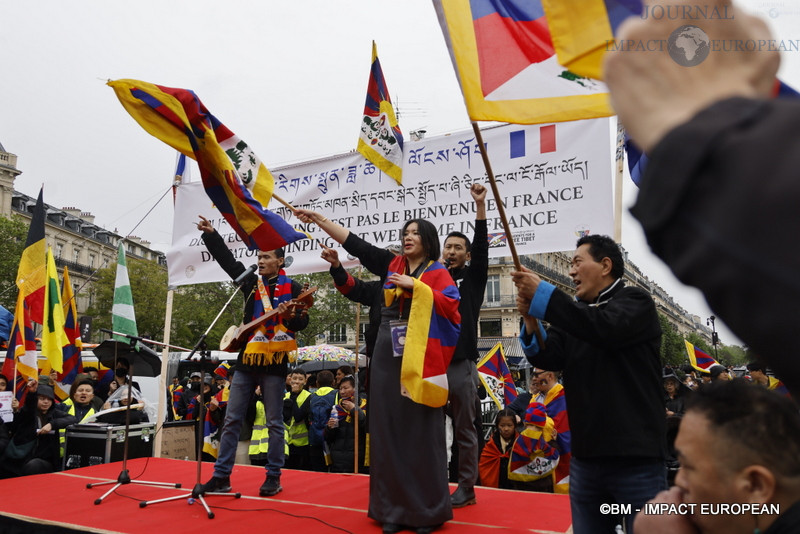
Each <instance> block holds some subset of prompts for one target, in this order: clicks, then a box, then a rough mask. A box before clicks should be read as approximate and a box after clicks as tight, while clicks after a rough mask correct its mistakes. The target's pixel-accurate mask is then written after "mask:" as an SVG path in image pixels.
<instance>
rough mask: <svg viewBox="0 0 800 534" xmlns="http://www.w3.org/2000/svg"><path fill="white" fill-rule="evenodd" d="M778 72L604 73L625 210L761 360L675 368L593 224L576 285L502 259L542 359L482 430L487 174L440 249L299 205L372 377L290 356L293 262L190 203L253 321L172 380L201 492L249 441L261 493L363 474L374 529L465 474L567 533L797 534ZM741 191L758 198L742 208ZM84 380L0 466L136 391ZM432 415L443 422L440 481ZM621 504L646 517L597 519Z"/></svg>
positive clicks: (792, 193) (788, 232)
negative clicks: (396, 244) (537, 494)
mask: <svg viewBox="0 0 800 534" xmlns="http://www.w3.org/2000/svg"><path fill="white" fill-rule="evenodd" d="M672 3H673V4H677V5H679V6H683V7H688V6H690V4H691V2H689V1H688V0H675V1H674V2H672ZM709 3H710V4H712V7H715V8H716V9H723V8H724V9H725V10H730V13H731V16H730V17H719V18H714V17H712V18H709V19H705V20H704V21H703V29H704V30H705V32H706V33H708V35H709V36H711V38H712V39H726V40H742V41H748V42H749V41H752V42H766V41H767V40H769V38H770V35H769V31H768V29H767V27H766V25H765V24H764V23H763V22H762V21H760V20H758V19H757V18H754V17H751V16H749V15H746V14H744V13H743V12H741V11H740V10H738V9H736V8H734V7H733V6H732V4H731V2H730V1H729V0H710V2H709ZM678 11H680V10H678ZM726 12H727V11H726ZM674 28H675V21H674V20H667V18H664V17H662V18H658V17H643V18H638V19H630V20H628V21H626V22H625V23H624V24H623V25H622V27H621V28H620V29H619V32H618V35H617V37H618V38H619V39H620V40H626V39H627V40H629V41H630V42H640V41H642V42H643V41H646V40H648V39H664V40H666V39H667V37H668V36H669V35H670V33H671V32H672V31H673V30H674ZM778 64H779V60H778V55H777V51H776V50H774V49H772V48H758V49H753V50H751V49H748V48H745V49H743V50H742V51H740V53H730V54H720V53H716V52H715V53H712V54H710V55H709V56H708V58H707V59H706V60H705V61H703V62H702V63H700V64H699V65H696V66H694V67H691V68H687V67H684V66H682V65H679V64H677V63H676V62H675V61H673V60H672V58H671V57H670V55H669V54H666V53H661V54H655V53H651V52H647V51H638V50H615V51H614V52H611V53H609V54H607V56H606V60H605V65H604V74H605V81H606V82H607V83H608V86H609V89H610V94H611V100H612V104H613V106H614V109H615V111H616V112H617V113H618V115H619V118H620V120H621V121H622V123H623V124H624V125H625V127H626V129H627V130H628V132H629V133H630V135H631V137H632V139H633V141H634V142H635V143H636V144H638V145H639V146H640V147H641V148H642V149H643V150H644V151H645V152H647V153H648V154H649V156H650V159H649V163H648V165H647V168H646V169H645V173H644V176H643V178H642V182H641V190H640V193H639V196H638V199H637V202H636V205H635V206H634V207H633V209H632V212H633V214H634V216H635V217H636V218H637V219H638V220H639V221H640V222H641V223H642V226H643V228H644V231H645V235H646V237H647V239H648V242H649V244H650V245H651V247H652V248H653V250H654V251H655V253H656V254H658V255H659V256H660V257H661V258H662V259H664V261H665V262H666V263H667V264H668V265H670V266H671V267H672V268H673V270H674V272H675V273H676V275H677V276H678V277H679V278H680V279H682V280H684V281H685V282H687V283H689V284H692V285H695V286H697V287H699V288H700V289H701V290H702V291H703V293H704V294H705V296H706V298H707V300H708V301H709V303H710V304H711V306H712V307H713V308H714V310H715V312H716V313H718V314H719V316H720V317H722V318H723V319H724V320H725V321H726V323H727V324H728V325H729V326H730V327H731V328H732V329H733V330H734V332H735V333H736V334H737V335H739V336H740V337H741V338H742V339H743V340H744V341H745V342H746V343H748V345H749V346H750V347H751V348H752V349H754V351H755V352H756V353H757V354H759V356H760V358H759V361H754V362H752V363H751V364H749V365H748V367H747V372H748V375H749V381H748V380H746V379H742V378H740V377H735V376H732V375H731V373H730V372H729V370H727V369H726V368H724V367H722V366H714V367H712V368H710V369H708V370H707V371H700V370H698V369H694V368H691V367H689V368H664V367H663V366H662V363H661V359H660V344H661V338H662V332H661V327H660V324H659V320H658V314H657V311H656V306H655V303H654V301H653V298H652V296H651V295H650V294H649V293H648V292H647V291H645V290H643V289H641V288H638V287H634V286H626V285H625V283H624V280H623V274H624V262H623V256H622V252H621V250H620V248H619V246H618V245H617V244H616V243H615V242H614V241H613V240H612V239H610V238H608V237H606V236H600V235H584V236H582V237H580V239H579V240H578V241H577V244H576V250H575V251H574V253H573V255H572V260H571V267H570V271H569V275H570V277H571V279H572V281H573V283H574V286H575V294H574V295H572V294H567V293H566V292H564V291H562V290H561V289H559V288H558V287H556V286H554V285H553V284H550V283H548V282H547V281H545V280H542V279H541V278H540V277H539V276H538V275H537V274H536V273H534V272H531V271H530V270H528V269H525V268H518V270H516V271H514V272H512V273H511V277H512V279H513V283H514V284H515V286H516V288H517V301H516V302H517V309H518V311H519V313H520V316H521V328H520V330H521V331H520V342H521V344H522V346H523V349H524V351H525V354H526V356H527V358H528V360H529V361H530V362H531V364H532V365H533V366H534V369H533V371H532V374H531V379H530V382H529V383H528V384H527V391H525V392H523V393H521V394H520V395H519V396H518V397H517V399H516V401H514V402H513V403H511V404H510V405H509V406H508V407H506V408H504V409H502V410H500V411H498V412H497V414H496V418H495V425H494V426H495V428H494V431H493V433H492V435H491V437H490V439H489V440H488V441H487V442H486V443H485V444H484V443H482V441H483V440H482V439H481V433H480V432H479V430H478V428H477V426H478V425H476V424H475V421H476V419H478V414H477V408H476V407H477V406H478V401H477V395H478V383H477V380H476V368H475V361H476V360H477V356H478V355H477V348H476V345H477V344H476V338H477V315H478V310H479V309H480V306H481V302H482V299H483V294H484V290H485V286H486V269H487V265H488V262H487V256H488V253H487V250H486V241H487V239H486V211H485V196H486V190H485V188H484V187H483V186H482V185H479V184H474V185H473V186H472V188H471V191H470V192H471V194H472V197H473V199H474V201H475V212H476V221H475V235H474V236H473V239H472V240H470V239H469V237H468V236H466V235H464V234H460V233H457V232H456V233H451V234H449V235H448V236H447V237H446V239H445V241H444V244H443V249H444V250H442V246H441V245H440V243H439V236H438V234H437V231H436V227H435V226H434V225H433V224H431V223H430V222H429V221H426V220H423V219H412V220H409V221H406V222H405V224H404V225H403V228H402V232H401V247H400V249H399V250H388V249H381V248H378V247H375V246H373V245H372V244H370V243H367V242H366V241H364V240H363V239H361V238H360V237H358V236H357V235H355V234H354V233H352V232H350V231H349V230H348V229H347V228H344V227H342V226H340V225H339V224H337V223H336V222H335V221H332V220H330V219H328V218H327V217H325V216H324V215H322V214H320V213H317V212H313V211H309V210H303V209H298V210H295V215H296V216H297V217H298V219H299V220H301V221H302V222H304V223H306V224H316V225H317V226H318V227H319V229H320V230H321V231H323V232H325V233H327V234H328V235H329V236H330V237H331V238H332V239H333V240H335V241H336V242H338V243H339V244H341V245H342V246H343V247H344V249H345V250H346V251H347V252H348V253H349V254H352V255H353V256H354V257H357V258H358V259H359V260H360V261H361V263H362V265H364V267H366V268H367V269H368V270H369V271H370V272H372V273H373V274H374V275H376V276H377V277H378V280H377V281H373V282H366V281H363V280H358V279H356V278H354V277H353V276H352V275H351V274H349V273H347V271H345V270H344V269H343V268H342V266H341V263H340V262H339V260H338V256H337V253H336V251H334V250H332V249H329V248H323V252H322V257H323V258H324V259H325V260H326V261H328V262H329V263H330V264H331V268H330V274H331V278H332V284H333V285H334V286H335V287H336V289H337V290H339V291H340V292H341V293H342V294H344V295H345V296H346V297H348V298H350V299H352V300H354V301H357V302H361V303H362V304H365V305H368V306H370V307H371V309H370V325H369V329H368V334H367V353H368V356H369V360H370V365H369V375H368V380H364V381H362V380H359V379H358V377H356V376H355V374H354V373H353V370H352V369H346V368H345V369H339V370H337V373H336V375H334V374H333V373H331V372H330V371H320V372H318V373H316V375H314V376H313V384H314V385H313V387H312V386H310V384H311V383H312V380H311V378H312V377H311V376H309V375H308V374H307V373H305V372H304V371H303V370H302V368H293V369H291V371H290V365H289V364H290V361H289V360H290V359H291V358H290V355H291V353H292V352H293V351H294V350H295V349H296V348H297V343H296V341H295V336H296V333H297V332H299V331H300V330H302V329H303V328H305V327H306V325H307V324H308V317H309V306H308V305H307V303H298V302H297V301H296V299H297V297H298V296H299V295H300V293H301V290H302V288H301V287H300V285H299V284H298V283H297V282H295V281H293V280H292V279H291V278H290V277H288V276H287V274H286V272H285V271H284V269H283V266H284V253H283V250H282V249H277V250H272V251H260V252H259V253H258V272H257V273H252V272H251V273H247V272H246V268H245V266H244V265H243V264H242V263H241V262H239V261H237V260H236V259H235V258H234V256H233V255H232V254H231V252H230V251H229V250H228V249H227V247H226V246H225V244H224V242H223V241H222V238H221V237H220V236H219V234H218V233H217V232H216V230H214V228H213V227H212V225H211V223H210V222H209V221H208V220H206V219H204V218H202V217H201V221H200V222H199V223H198V225H197V226H198V229H199V230H200V231H201V232H202V234H201V235H202V240H203V243H204V244H205V246H206V247H207V249H208V251H209V253H210V254H211V256H212V257H213V258H214V259H215V260H216V261H217V262H218V264H219V265H220V267H222V268H223V269H224V270H225V271H226V273H227V274H228V275H229V276H230V277H231V279H232V280H235V281H237V283H239V284H240V285H239V287H240V289H241V291H242V293H243V295H244V297H245V309H244V314H243V319H244V321H243V322H244V323H250V322H252V321H253V320H254V319H258V318H262V317H263V318H264V320H263V321H260V323H259V325H258V326H257V327H255V328H254V330H252V331H251V332H248V333H247V334H246V337H245V338H244V339H243V340H242V343H241V348H240V350H239V354H238V358H237V361H236V364H235V366H234V367H229V368H224V369H223V368H221V367H222V366H221V367H220V368H217V370H215V372H214V375H213V376H212V375H208V376H203V375H201V374H200V373H197V374H196V375H193V376H191V377H190V379H189V382H188V383H187V384H185V385H182V384H181V383H180V380H179V379H178V377H176V379H175V380H174V382H173V384H172V385H171V386H170V391H169V395H170V398H171V399H172V401H173V402H172V414H171V415H172V417H173V418H175V419H181V418H183V419H197V418H198V409H199V407H200V406H203V407H205V408H206V410H205V421H203V425H202V427H203V431H202V432H201V433H200V434H199V435H198V439H202V440H203V452H204V455H205V457H206V459H207V460H213V461H214V462H215V465H214V475H213V477H212V478H211V479H210V480H208V482H206V483H205V484H203V485H202V486H201V487H200V490H199V491H200V492H201V493H216V492H227V491H230V489H231V487H232V481H231V477H230V475H231V472H232V467H233V464H234V461H236V460H237V459H238V458H242V456H244V457H245V458H247V461H248V462H251V463H253V464H258V465H263V466H264V467H265V471H266V479H265V481H264V484H263V485H262V486H261V487H260V488H259V494H260V495H261V496H274V495H276V494H277V493H278V492H280V491H282V489H283V488H282V486H281V469H282V468H283V467H284V466H286V467H291V468H295V469H310V470H315V471H332V472H355V471H358V472H363V473H369V475H370V495H369V506H368V515H369V517H371V518H373V519H374V520H375V521H377V522H378V523H380V524H381V526H382V529H383V531H384V532H387V533H393V532H399V531H401V530H414V531H416V532H419V533H427V532H431V531H434V530H436V529H437V528H439V527H440V526H441V525H442V524H443V523H445V522H447V521H449V520H450V519H452V518H453V508H458V507H460V506H468V505H474V504H476V503H477V502H478V499H477V496H476V493H475V490H474V488H475V486H476V485H478V484H482V485H486V486H492V487H498V488H508V489H523V490H532V491H550V492H556V493H566V494H568V495H569V500H570V507H571V514H572V529H573V532H575V533H577V534H582V533H596V532H615V531H616V529H617V528H618V526H619V525H620V524H621V525H623V528H624V529H625V531H626V532H634V531H635V532H647V533H656V534H657V533H660V532H670V533H675V532H677V533H695V532H707V533H712V534H716V533H723V532H725V533H727V532H763V533H764V534H780V533H783V532H795V531H796V530H797V528H798V526H800V416H799V415H798V409H797V406H796V404H794V402H793V401H792V400H791V398H790V397H789V394H790V393H792V394H794V395H795V397H796V396H797V394H798V393H800V368H798V363H797V361H798V360H797V359H796V358H792V357H791V355H787V347H791V343H792V341H793V337H792V336H793V331H794V328H793V326H794V319H795V317H798V316H800V313H797V312H798V311H800V310H798V309H797V307H798V302H800V298H798V296H800V295H798V293H800V290H799V289H798V287H796V286H797V284H796V283H794V281H793V280H792V277H791V274H789V275H787V274H786V273H791V272H794V271H795V269H794V267H796V266H798V261H800V260H798V255H796V254H794V253H793V252H792V250H793V249H791V246H787V243H791V241H790V239H791V236H792V235H793V230H794V225H793V221H794V220H796V217H797V209H796V207H795V204H794V200H795V199H796V198H797V187H798V186H797V183H798V181H797V180H796V179H795V174H796V172H795V170H794V166H793V165H792V163H793V162H794V160H796V159H797V157H798V156H797V154H800V151H797V150H794V148H796V145H797V144H798V139H800V136H798V135H797V133H796V126H795V123H796V121H795V120H794V119H795V118H797V117H798V116H800V106H798V104H797V102H791V101H786V100H780V99H771V96H772V90H773V87H774V86H775V80H776V78H775V76H776V73H777V67H778ZM778 155H781V156H782V157H777V156H778ZM761 176H763V177H764V178H763V179H761V178H759V179H754V177H761ZM767 181H768V182H769V183H768V184H767V183H766V182H767ZM753 205H757V206H760V207H762V208H763V211H764V213H761V214H758V216H755V217H745V216H743V215H742V214H745V213H752V209H751V208H752V206H753ZM765 207H766V208H765ZM765 258H770V261H766V260H765ZM776 265H778V267H777V268H776V267H775V266H776ZM240 278H241V280H239V279H240ZM776 288H777V290H776ZM754 310H756V313H754ZM792 310H795V311H794V312H793V311H792ZM311 313H313V311H312V312H311ZM256 322H258V321H256ZM420 324H426V325H428V326H427V327H426V328H427V329H426V330H425V331H424V332H423V331H422V330H421V328H420V326H419V325H420ZM423 334H424V335H423ZM771 371H774V373H775V374H777V376H778V377H780V379H779V378H777V377H776V376H773V375H772V374H770V372H771ZM3 378H4V377H0V383H2V382H3ZM781 379H782V380H781ZM5 382H6V384H7V382H8V380H7V379H5ZM87 384H88V385H89V386H91V387H86V386H87ZM442 384H449V389H448V388H443V387H442ZM73 386H74V387H73V389H72V391H70V399H69V401H68V402H64V403H61V404H59V405H56V404H57V403H56V402H55V399H54V392H53V389H52V387H51V386H50V385H49V384H47V383H46V382H40V383H37V382H33V383H31V384H30V386H29V388H30V393H28V395H27V398H26V399H25V400H24V402H23V403H22V404H21V405H20V404H18V405H16V406H15V407H14V408H15V412H16V413H15V415H14V419H13V421H12V422H11V423H9V424H8V425H2V426H1V427H0V447H4V452H3V456H2V458H0V474H2V475H3V476H15V475H21V474H29V473H37V472H46V471H48V470H54V469H57V468H58V457H59V449H60V446H59V435H60V434H59V433H60V431H61V430H63V429H64V428H65V427H66V426H68V425H70V424H75V423H77V422H80V421H82V420H85V418H87V417H90V416H91V415H92V414H93V413H96V411H97V410H99V409H102V408H103V407H104V405H103V404H100V405H98V401H96V400H94V398H95V397H100V398H106V397H107V398H108V399H116V400H120V398H121V395H120V394H118V392H119V391H122V390H125V388H130V387H134V386H135V384H129V383H128V382H127V373H126V372H125V370H124V369H122V370H120V372H119V373H117V374H116V378H115V380H114V381H112V382H111V384H110V385H109V389H108V391H103V390H102V389H100V388H97V387H96V384H92V382H91V379H89V380H88V381H86V380H84V381H81V382H80V383H78V382H77V381H76V384H74V385H73ZM90 390H92V391H90ZM445 413H447V414H448V415H449V416H450V420H451V421H452V426H453V436H454V438H453V441H454V445H453V447H452V448H453V452H454V453H455V454H453V458H454V459H453V460H452V461H453V462H454V463H455V465H454V469H453V470H452V472H453V481H454V482H457V489H456V490H455V491H453V492H452V494H451V492H450V489H449V486H448V475H447V473H448V465H447V464H448V450H447V449H448V447H447V444H446V432H445ZM243 451H244V455H243V454H242V453H243ZM719 451H724V454H720V453H719ZM20 459H22V460H20ZM410 465H413V467H414V468H413V469H409V468H408V466H410ZM670 486H671V487H670ZM613 504H620V505H626V506H630V510H631V511H633V510H641V511H640V512H639V513H638V514H634V513H630V514H626V515H624V516H622V517H617V516H614V515H608V514H604V513H603V512H604V510H605V509H606V508H605V506H606V505H613ZM714 506H716V507H717V508H713V507H714ZM707 507H712V508H711V509H708V508H707ZM653 510H662V512H661V513H656V512H654V511H653ZM670 510H674V513H668V511H670ZM704 510H705V512H704ZM715 510H716V512H715ZM720 510H722V512H720ZM742 510H744V511H742ZM531 526H535V525H531Z"/></svg>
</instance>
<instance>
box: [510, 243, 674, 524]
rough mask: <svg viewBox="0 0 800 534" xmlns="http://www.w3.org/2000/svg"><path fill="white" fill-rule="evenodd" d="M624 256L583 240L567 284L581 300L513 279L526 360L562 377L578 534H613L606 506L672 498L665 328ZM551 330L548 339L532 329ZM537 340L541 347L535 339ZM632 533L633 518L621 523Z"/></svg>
mask: <svg viewBox="0 0 800 534" xmlns="http://www.w3.org/2000/svg"><path fill="white" fill-rule="evenodd" d="M623 273H624V263H623V260H622V253H621V252H620V249H619V247H618V246H617V244H616V243H614V241H613V240H611V238H609V237H607V236H599V235H590V236H585V237H582V238H581V239H579V240H578V244H577V250H576V251H575V254H574V256H573V258H572V267H571V268H570V271H569V275H570V276H571V277H572V280H573V282H574V283H575V287H576V294H575V297H576V298H575V299H573V298H572V297H570V296H569V295H567V294H566V293H564V292H563V291H560V290H558V289H556V287H555V286H553V285H552V284H549V283H547V282H544V281H542V280H541V279H540V278H539V277H538V276H537V275H536V274H534V273H532V272H530V271H528V270H527V269H523V270H522V271H519V272H512V273H511V275H512V277H513V278H514V283H515V285H516V286H517V289H518V296H517V307H518V309H519V310H520V313H522V315H523V319H524V323H525V324H524V327H523V329H522V332H521V333H520V338H521V342H522V346H523V349H524V350H525V354H526V355H527V356H528V360H529V361H530V362H531V363H532V364H533V365H534V366H536V367H541V368H544V369H549V370H553V371H563V376H564V389H565V391H566V399H567V409H568V410H569V423H570V430H571V433H572V454H573V457H572V461H571V464H570V480H569V483H570V488H569V494H570V505H571V508H572V527H573V531H574V532H575V533H576V534H583V533H594V532H613V531H614V527H615V524H616V522H617V520H616V518H615V517H614V516H610V515H603V512H602V510H603V508H602V507H601V504H613V503H618V504H623V505H628V504H629V505H631V509H632V510H635V509H636V508H641V507H642V506H643V505H644V503H645V502H646V501H647V500H648V499H651V498H653V497H654V496H655V495H656V494H657V493H658V492H659V491H661V490H663V489H665V488H666V468H665V465H664V456H665V439H664V436H665V432H666V429H665V422H664V405H663V401H662V398H661V362H660V356H659V349H660V346H661V327H660V326H659V322H658V314H657V313H656V307H655V304H654V303H653V299H652V297H651V296H650V295H649V294H648V293H646V292H645V291H643V290H642V289H639V288H637V287H625V285H624V283H623V280H622V275H623ZM536 319H544V320H546V321H547V322H549V323H550V324H551V327H550V329H549V330H548V331H547V332H546V333H545V332H544V331H543V330H542V329H541V327H540V326H539V325H538V323H537V322H536ZM537 329H538V330H539V331H540V332H541V333H542V337H543V338H544V342H545V347H544V348H540V347H539V344H538V342H537V340H536V338H535V336H533V335H532V334H531V332H535V331H536V330H537ZM625 521H626V523H627V524H628V530H627V531H628V532H632V530H631V527H632V525H631V523H632V521H633V516H632V515H628V516H626V518H625Z"/></svg>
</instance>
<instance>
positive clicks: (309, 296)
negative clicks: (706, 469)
mask: <svg viewBox="0 0 800 534" xmlns="http://www.w3.org/2000/svg"><path fill="white" fill-rule="evenodd" d="M316 291H317V288H316V287H312V288H309V287H308V284H306V285H305V286H304V287H303V292H302V293H300V294H299V295H298V296H297V298H294V299H292V300H290V301H289V307H290V308H292V309H296V308H302V309H304V310H307V309H309V308H311V306H313V305H314V293H316ZM277 313H278V311H277V310H274V309H273V310H270V311H268V312H267V313H265V314H264V315H262V316H261V317H258V318H256V319H253V320H252V321H250V322H249V323H247V324H243V325H239V326H231V327H230V328H228V330H227V331H226V332H225V335H223V336H222V339H221V340H220V342H219V350H221V351H224V352H237V351H238V350H239V349H240V348H242V345H243V344H244V342H245V341H246V340H247V336H248V335H250V333H251V332H253V331H254V330H255V329H256V328H258V327H259V326H261V325H262V324H264V323H266V322H267V321H269V320H270V319H271V318H272V317H274V316H275V315H276V314H277Z"/></svg>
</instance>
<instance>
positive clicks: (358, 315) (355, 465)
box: [353, 265, 363, 473]
mask: <svg viewBox="0 0 800 534" xmlns="http://www.w3.org/2000/svg"><path fill="white" fill-rule="evenodd" d="M362 269H363V266H361V265H359V266H358V277H359V278H361V272H362ZM355 305H356V364H355V366H354V369H355V370H354V371H353V372H354V373H355V376H354V377H353V381H354V382H355V384H356V388H355V389H356V391H355V394H354V395H353V396H354V398H355V400H356V402H355V405H356V407H355V408H354V410H355V412H356V413H355V415H354V416H353V417H354V418H353V428H354V429H355V430H354V436H353V437H354V439H355V441H354V442H353V443H354V446H353V473H358V409H359V404H360V399H359V398H358V386H359V384H358V349H359V347H358V336H359V331H360V330H361V303H360V302H358V301H355Z"/></svg>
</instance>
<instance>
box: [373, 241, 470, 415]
mask: <svg viewBox="0 0 800 534" xmlns="http://www.w3.org/2000/svg"><path fill="white" fill-rule="evenodd" d="M405 272H406V261H405V258H404V257H403V256H397V257H396V258H394V259H393V260H392V262H391V263H390V264H389V269H388V272H387V274H386V277H387V280H388V278H389V277H390V276H391V275H392V274H393V273H405ZM384 295H385V297H386V300H387V305H388V304H391V302H393V301H394V299H395V298H401V299H407V298H408V297H409V294H408V293H407V292H405V291H404V290H402V289H400V288H398V287H396V286H395V285H394V284H392V283H391V282H388V281H387V282H386V283H385V284H384ZM412 295H413V298H412V299H411V310H410V312H409V317H408V327H407V329H406V331H405V336H404V337H405V340H404V344H402V341H401V340H400V338H401V337H403V336H402V335H400V334H401V333H402V330H401V329H400V328H395V329H393V331H392V338H393V339H392V341H393V343H395V344H398V345H401V346H402V349H401V350H402V354H403V363H402V366H401V368H400V386H401V387H400V391H401V393H402V394H403V395H405V396H407V397H409V398H410V399H411V400H412V401H414V402H416V403H418V404H425V405H426V406H432V407H434V408H436V407H439V406H444V405H445V404H446V403H447V394H448V386H447V366H448V365H450V360H451V359H452V358H453V352H454V351H455V349H456V342H457V341H458V334H459V333H460V331H461V314H459V313H458V303H459V299H460V298H461V295H460V294H459V292H458V288H457V287H456V286H455V284H453V279H452V277H451V276H450V273H449V272H448V271H447V269H445V268H444V266H443V265H442V264H441V263H439V262H433V261H432V262H430V263H429V264H428V266H427V267H426V269H425V271H424V272H423V273H422V275H420V277H419V278H414V289H413V292H412ZM398 342H399V343H398Z"/></svg>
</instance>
